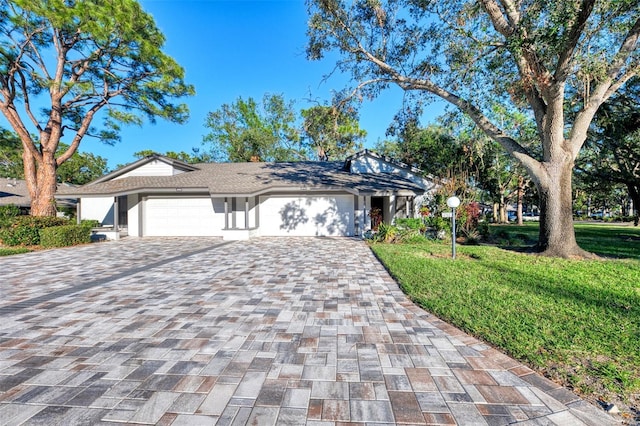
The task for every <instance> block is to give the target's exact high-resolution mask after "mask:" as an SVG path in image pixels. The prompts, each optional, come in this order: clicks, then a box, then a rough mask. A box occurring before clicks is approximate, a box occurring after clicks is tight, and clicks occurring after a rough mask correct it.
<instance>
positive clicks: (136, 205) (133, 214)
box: [127, 194, 142, 237]
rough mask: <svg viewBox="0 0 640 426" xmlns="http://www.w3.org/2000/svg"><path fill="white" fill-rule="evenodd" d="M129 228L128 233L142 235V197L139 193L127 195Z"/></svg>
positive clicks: (133, 235)
mask: <svg viewBox="0 0 640 426" xmlns="http://www.w3.org/2000/svg"><path fill="white" fill-rule="evenodd" d="M127 207H128V209H127V223H128V225H127V228H128V235H129V236H131V237H140V236H142V233H141V232H140V197H139V196H138V194H133V195H129V196H127Z"/></svg>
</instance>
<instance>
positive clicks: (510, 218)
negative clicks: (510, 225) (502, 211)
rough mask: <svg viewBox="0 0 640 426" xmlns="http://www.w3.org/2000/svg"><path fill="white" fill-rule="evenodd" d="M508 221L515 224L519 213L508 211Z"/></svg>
mask: <svg viewBox="0 0 640 426" xmlns="http://www.w3.org/2000/svg"><path fill="white" fill-rule="evenodd" d="M507 220H508V221H509V222H515V221H516V220H518V212H513V211H508V212H507Z"/></svg>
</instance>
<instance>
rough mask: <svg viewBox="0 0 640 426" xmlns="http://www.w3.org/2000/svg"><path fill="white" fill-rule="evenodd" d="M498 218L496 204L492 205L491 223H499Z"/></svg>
mask: <svg viewBox="0 0 640 426" xmlns="http://www.w3.org/2000/svg"><path fill="white" fill-rule="evenodd" d="M499 221H500V218H499V217H498V203H495V202H494V203H493V223H499Z"/></svg>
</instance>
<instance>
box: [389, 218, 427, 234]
mask: <svg viewBox="0 0 640 426" xmlns="http://www.w3.org/2000/svg"><path fill="white" fill-rule="evenodd" d="M395 225H396V226H397V227H398V228H400V229H411V230H416V231H424V229H425V224H424V220H423V219H422V218H398V219H396V220H395Z"/></svg>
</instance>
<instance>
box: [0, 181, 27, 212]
mask: <svg viewBox="0 0 640 426" xmlns="http://www.w3.org/2000/svg"><path fill="white" fill-rule="evenodd" d="M10 204H13V205H14V206H18V207H29V206H30V205H31V199H30V198H29V190H28V189H27V183H26V182H25V181H24V180H18V179H0V205H3V206H7V205H10Z"/></svg>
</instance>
